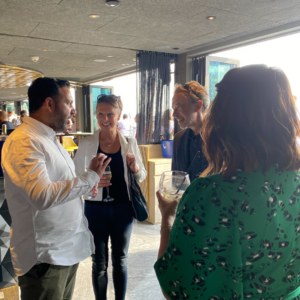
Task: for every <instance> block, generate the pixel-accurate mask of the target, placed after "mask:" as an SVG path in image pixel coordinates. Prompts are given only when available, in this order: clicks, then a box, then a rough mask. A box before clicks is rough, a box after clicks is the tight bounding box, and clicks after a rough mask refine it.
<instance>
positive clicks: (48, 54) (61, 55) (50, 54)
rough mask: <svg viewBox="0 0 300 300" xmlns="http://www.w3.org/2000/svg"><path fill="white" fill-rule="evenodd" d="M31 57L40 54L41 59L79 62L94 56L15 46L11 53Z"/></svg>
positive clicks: (10, 55)
mask: <svg viewBox="0 0 300 300" xmlns="http://www.w3.org/2000/svg"><path fill="white" fill-rule="evenodd" d="M12 56H15V57H29V58H30V57H31V56H39V57H40V59H44V58H50V59H51V60H54V61H61V62H64V61H65V62H66V63H70V62H73V61H74V62H78V61H84V60H87V59H89V58H92V57H93V55H90V54H75V53H66V52H59V51H41V50H33V49H26V48H14V50H13V51H12V52H11V53H10V54H9V57H12Z"/></svg>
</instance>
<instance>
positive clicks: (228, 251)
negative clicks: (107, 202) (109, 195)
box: [155, 65, 300, 300]
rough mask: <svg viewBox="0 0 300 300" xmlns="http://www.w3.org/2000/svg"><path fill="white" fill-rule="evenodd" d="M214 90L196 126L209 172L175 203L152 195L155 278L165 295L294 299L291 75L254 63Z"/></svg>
mask: <svg viewBox="0 0 300 300" xmlns="http://www.w3.org/2000/svg"><path fill="white" fill-rule="evenodd" d="M216 87H217V96H216V98H215V100H214V101H213V102H212V105H211V106H210V108H209V109H208V112H207V114H206V115H205V117H204V120H203V125H202V128H203V131H202V136H203V147H204V153H205V156H206V157H207V160H208V162H209V166H208V168H207V170H205V171H204V173H203V174H201V177H203V176H206V175H207V176H206V177H203V178H198V179H196V180H194V181H193V182H192V183H191V185H190V186H189V187H188V189H187V190H186V192H185V194H184V195H183V197H182V199H181V200H180V201H176V200H175V201H173V202H172V201H169V200H167V199H165V198H163V197H162V196H161V194H160V193H159V192H158V193H157V197H158V199H159V207H160V210H161V213H162V223H161V224H162V228H161V244H160V250H159V255H158V261H157V263H156V264H155V271H156V274H157V277H158V280H159V282H160V285H161V287H162V290H163V291H164V293H165V298H166V299H287V300H289V299H290V300H292V299H298V298H299V296H300V283H299V275H298V274H299V270H300V260H299V255H300V252H299V251H300V250H299V249H300V238H299V237H300V235H299V234H300V225H299V211H300V202H299V195H300V193H299V192H300V190H299V188H300V185H299V184H300V171H299V169H300V149H299V148H298V146H297V137H298V136H299V135H300V123H299V119H298V116H297V110H296V107H295V101H294V99H293V96H292V93H291V88H290V84H289V81H288V79H287V77H286V75H285V74H284V73H283V71H281V70H279V69H276V68H268V67H267V66H263V65H250V66H245V67H242V68H235V69H232V70H230V71H228V72H227V73H226V74H225V76H224V78H223V79H222V81H221V82H220V83H218V84H217V85H216ZM178 202H179V205H178V208H177V212H176V214H175V211H176V207H177V204H178ZM174 219H175V221H174ZM173 222H174V223H173Z"/></svg>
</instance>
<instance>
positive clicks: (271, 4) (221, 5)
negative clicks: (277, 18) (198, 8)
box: [199, 0, 300, 16]
mask: <svg viewBox="0 0 300 300" xmlns="http://www.w3.org/2000/svg"><path fill="white" fill-rule="evenodd" d="M199 1H200V3H202V4H205V5H207V6H210V7H215V8H218V9H222V10H225V11H231V12H236V13H240V14H244V15H249V16H264V15H266V14H269V13H271V12H276V11H279V10H281V9H284V8H286V7H291V6H293V5H296V4H299V3H300V1H299V0H250V1H249V0H238V1H237V0H222V1H220V0H199Z"/></svg>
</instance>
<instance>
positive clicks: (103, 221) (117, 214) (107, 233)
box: [85, 202, 133, 300]
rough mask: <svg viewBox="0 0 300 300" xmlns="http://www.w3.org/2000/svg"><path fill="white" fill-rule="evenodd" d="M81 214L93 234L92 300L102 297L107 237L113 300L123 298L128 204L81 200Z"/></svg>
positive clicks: (129, 221)
mask: <svg viewBox="0 0 300 300" xmlns="http://www.w3.org/2000/svg"><path fill="white" fill-rule="evenodd" d="M85 215H86V217H87V219H88V222H89V229H90V231H91V232H92V234H93V236H94V242H95V247H96V250H95V254H93V255H92V260H93V267H92V280H93V288H94V293H95V297H96V300H106V299H107V298H106V291H107V281H108V278H107V267H108V238H109V237H110V240H111V256H112V266H113V282H114V287H115V299H116V300H124V299H125V294H126V286H127V254H128V248H129V241H130V236H131V232H132V226H133V216H132V209H131V203H128V204H125V205H94V204H90V203H87V202H86V203H85Z"/></svg>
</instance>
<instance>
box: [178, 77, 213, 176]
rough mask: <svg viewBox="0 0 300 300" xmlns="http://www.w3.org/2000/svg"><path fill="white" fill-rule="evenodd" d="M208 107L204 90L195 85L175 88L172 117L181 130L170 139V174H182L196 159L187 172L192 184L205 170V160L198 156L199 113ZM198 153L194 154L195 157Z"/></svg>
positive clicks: (200, 120)
mask: <svg viewBox="0 0 300 300" xmlns="http://www.w3.org/2000/svg"><path fill="white" fill-rule="evenodd" d="M209 104H210V100H209V95H208V93H207V91H206V89H205V88H204V87H203V86H202V85H200V84H199V83H198V82H196V81H190V82H188V83H186V84H184V85H176V86H175V91H174V96H173V99H172V108H173V117H174V118H175V119H176V120H177V121H178V124H179V126H180V128H181V129H183V130H181V131H180V132H178V133H177V134H176V135H175V137H174V142H173V155H172V170H174V171H175V170H176V171H184V172H186V171H187V170H188V168H189V167H190V165H191V163H192V161H193V159H194V157H195V156H196V155H197V158H196V159H195V161H194V163H193V166H192V167H191V169H190V171H189V177H190V180H191V181H193V180H194V179H195V178H197V177H198V176H199V174H201V173H202V172H203V171H204V170H205V169H206V167H207V165H208V163H207V160H206V158H205V156H204V154H203V152H202V139H201V136H200V133H201V130H202V120H203V113H204V112H205V110H206V109H207V108H208V106H209ZM197 153H198V154H197Z"/></svg>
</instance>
